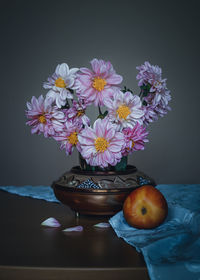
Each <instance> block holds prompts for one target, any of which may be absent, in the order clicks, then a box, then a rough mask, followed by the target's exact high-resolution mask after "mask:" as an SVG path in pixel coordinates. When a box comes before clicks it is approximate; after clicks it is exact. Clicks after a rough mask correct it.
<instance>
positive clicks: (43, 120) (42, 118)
mask: <svg viewBox="0 0 200 280" xmlns="http://www.w3.org/2000/svg"><path fill="white" fill-rule="evenodd" d="M38 120H39V122H40V123H46V122H47V121H46V119H45V116H44V115H40V116H39V118H38Z"/></svg>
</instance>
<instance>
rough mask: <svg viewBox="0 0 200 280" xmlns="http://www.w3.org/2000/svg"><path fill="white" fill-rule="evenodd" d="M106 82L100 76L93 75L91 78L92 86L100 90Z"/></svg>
mask: <svg viewBox="0 0 200 280" xmlns="http://www.w3.org/2000/svg"><path fill="white" fill-rule="evenodd" d="M106 84H107V82H106V80H104V79H102V78H100V77H95V78H94V79H93V83H92V86H93V88H95V89H96V90H98V91H102V90H103V89H104V87H105V85H106Z"/></svg>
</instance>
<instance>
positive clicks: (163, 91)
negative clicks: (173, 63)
mask: <svg viewBox="0 0 200 280" xmlns="http://www.w3.org/2000/svg"><path fill="white" fill-rule="evenodd" d="M90 63H91V69H88V68H85V67H84V68H80V69H78V68H71V69H70V68H69V66H68V65H67V64H66V63H62V64H59V65H58V66H57V67H56V70H55V73H53V75H52V76H51V77H49V78H48V79H47V82H44V84H43V87H44V88H45V89H47V90H48V92H47V94H46V96H45V97H43V96H42V95H41V96H40V97H39V98H36V97H35V96H33V97H32V99H31V102H27V110H26V117H27V118H28V121H27V125H29V126H31V133H35V134H44V136H45V137H47V138H50V137H52V138H53V139H55V140H56V141H58V142H59V143H60V147H61V149H64V150H65V152H66V155H71V154H72V151H73V149H74V148H77V150H78V151H79V153H80V154H81V156H82V158H83V159H85V161H86V162H87V164H89V165H90V166H98V167H100V168H106V167H108V166H116V165H117V164H118V163H119V162H120V161H121V159H122V158H123V157H126V156H128V155H129V154H132V153H133V152H135V151H139V150H143V149H144V145H145V143H146V142H148V139H147V135H148V131H147V128H148V125H149V123H151V122H153V121H156V120H157V119H158V118H159V117H163V116H164V115H166V114H167V112H168V111H169V110H170V107H169V105H168V103H169V101H170V99H171V94H170V91H169V90H168V89H167V86H166V79H163V78H162V70H161V68H160V67H158V66H157V65H156V66H153V65H151V64H150V63H149V62H145V63H144V64H143V65H141V66H138V67H136V69H137V70H138V71H139V73H138V75H137V76H136V79H137V80H138V86H139V88H140V92H139V94H134V93H133V92H132V91H131V90H130V89H127V88H126V87H124V88H123V89H122V88H121V87H120V85H121V83H122V80H123V78H122V76H120V75H118V74H116V72H115V70H114V68H113V66H112V64H111V63H110V62H106V61H104V60H98V59H96V58H95V59H93V60H92V61H91V62H90ZM90 105H94V106H95V107H97V108H98V109H97V118H96V120H95V122H94V124H93V125H92V124H91V120H90V118H89V117H88V116H87V115H86V109H87V107H88V106H90Z"/></svg>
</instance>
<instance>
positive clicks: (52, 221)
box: [41, 217, 61, 227]
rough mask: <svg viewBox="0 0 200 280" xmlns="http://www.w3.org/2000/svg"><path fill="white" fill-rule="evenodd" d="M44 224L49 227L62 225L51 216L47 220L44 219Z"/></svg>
mask: <svg viewBox="0 0 200 280" xmlns="http://www.w3.org/2000/svg"><path fill="white" fill-rule="evenodd" d="M41 225H42V226H47V227H60V226H61V224H60V223H59V222H58V221H57V220H56V219H55V218H53V217H50V218H48V219H46V220H44V221H43V222H42V223H41Z"/></svg>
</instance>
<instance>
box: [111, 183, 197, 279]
mask: <svg viewBox="0 0 200 280" xmlns="http://www.w3.org/2000/svg"><path fill="white" fill-rule="evenodd" d="M157 189H159V190H160V191H161V192H162V193H163V195H164V196H165V198H166V200H167V202H168V207H169V213H168V217H167V219H166V221H165V222H164V223H163V224H162V225H160V226H159V227H157V228H155V229H151V230H142V229H136V228H133V227H131V226H129V225H128V224H127V223H126V221H125V219H124V216H123V212H122V211H121V212H119V213H117V214H116V215H115V216H113V217H112V218H111V219H110V221H109V222H110V224H111V225H112V227H113V229H114V230H115V232H116V234H117V236H118V237H121V238H123V239H124V240H125V241H126V242H127V243H129V244H130V245H132V246H134V247H135V248H136V249H137V251H138V252H142V254H143V256H144V259H145V262H146V265H147V268H148V273H149V276H150V279H151V280H158V279H159V280H172V279H176V280H179V279H180V280H200V185H158V186H157Z"/></svg>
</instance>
